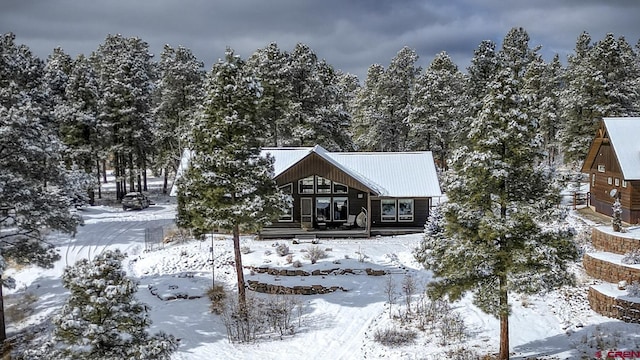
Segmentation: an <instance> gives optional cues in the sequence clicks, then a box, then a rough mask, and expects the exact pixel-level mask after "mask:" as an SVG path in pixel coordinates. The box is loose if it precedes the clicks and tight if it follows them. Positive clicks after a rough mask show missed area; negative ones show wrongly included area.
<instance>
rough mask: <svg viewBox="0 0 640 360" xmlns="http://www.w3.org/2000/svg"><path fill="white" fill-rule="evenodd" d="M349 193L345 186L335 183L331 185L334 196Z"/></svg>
mask: <svg viewBox="0 0 640 360" xmlns="http://www.w3.org/2000/svg"><path fill="white" fill-rule="evenodd" d="M348 192H349V188H348V187H347V185H344V184H340V183H337V182H334V183H333V193H334V194H346V193H348Z"/></svg>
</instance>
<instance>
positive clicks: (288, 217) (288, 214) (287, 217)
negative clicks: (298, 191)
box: [279, 183, 293, 221]
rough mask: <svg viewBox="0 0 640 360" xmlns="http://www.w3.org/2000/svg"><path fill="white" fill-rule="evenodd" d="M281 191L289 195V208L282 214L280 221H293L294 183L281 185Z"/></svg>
mask: <svg viewBox="0 0 640 360" xmlns="http://www.w3.org/2000/svg"><path fill="white" fill-rule="evenodd" d="M280 191H282V192H283V193H285V194H287V195H288V201H289V208H288V209H287V210H286V211H285V213H284V214H282V215H280V219H279V221H293V196H292V194H293V183H288V184H286V185H282V186H280Z"/></svg>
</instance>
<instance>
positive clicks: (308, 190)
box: [298, 176, 313, 194]
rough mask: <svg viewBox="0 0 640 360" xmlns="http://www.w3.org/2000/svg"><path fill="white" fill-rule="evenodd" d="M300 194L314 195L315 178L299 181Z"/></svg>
mask: <svg viewBox="0 0 640 360" xmlns="http://www.w3.org/2000/svg"><path fill="white" fill-rule="evenodd" d="M298 193H300V194H313V176H309V177H306V178H304V179H300V181H298Z"/></svg>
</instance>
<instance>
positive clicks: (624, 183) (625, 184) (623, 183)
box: [622, 180, 627, 188]
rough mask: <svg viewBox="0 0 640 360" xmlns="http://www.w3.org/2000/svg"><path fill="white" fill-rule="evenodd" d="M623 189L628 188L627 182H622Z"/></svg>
mask: <svg viewBox="0 0 640 360" xmlns="http://www.w3.org/2000/svg"><path fill="white" fill-rule="evenodd" d="M622 187H623V188H626V187H627V180H622Z"/></svg>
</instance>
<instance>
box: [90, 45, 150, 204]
mask: <svg viewBox="0 0 640 360" xmlns="http://www.w3.org/2000/svg"><path fill="white" fill-rule="evenodd" d="M151 57H152V55H151V54H150V53H149V45H148V44H147V43H146V42H144V41H142V40H141V39H139V38H136V37H132V38H125V37H123V36H122V35H108V36H107V38H106V39H105V41H104V43H103V44H101V45H100V46H99V47H98V49H97V50H96V51H95V52H94V53H93V55H92V62H93V64H94V66H95V68H96V71H97V75H98V83H99V85H100V92H101V96H100V98H99V102H98V109H99V114H100V115H99V119H98V120H99V122H100V124H101V126H103V127H104V128H105V129H106V130H107V131H108V134H104V136H109V140H110V142H109V145H110V146H109V148H110V152H111V153H112V159H113V162H114V163H113V167H114V172H115V176H116V196H117V197H118V199H121V198H122V197H123V196H124V194H125V193H126V192H127V180H128V182H129V191H135V190H136V182H137V190H138V191H143V190H146V169H147V166H148V157H149V155H150V152H151V151H152V145H153V138H152V131H151V130H152V128H153V126H152V123H151V120H152V116H151V105H152V92H153V81H154V77H155V74H154V68H153V64H152V63H151Z"/></svg>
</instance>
